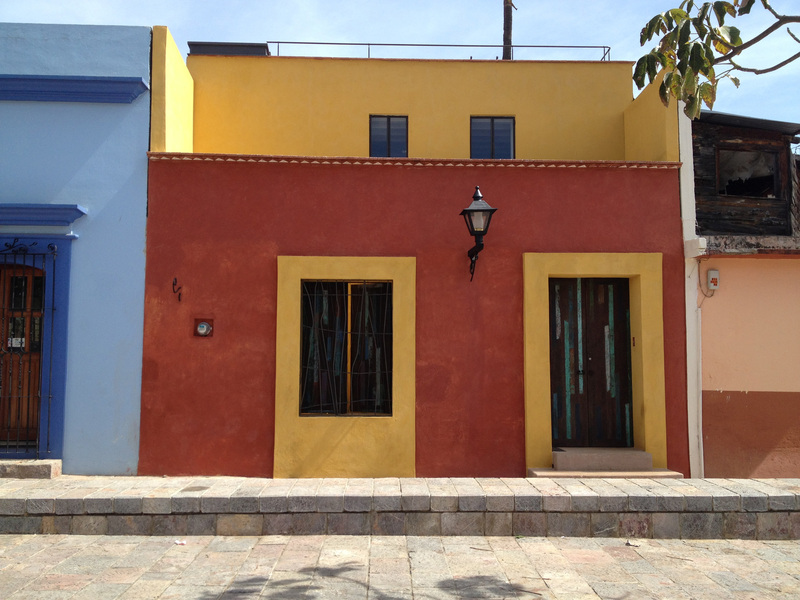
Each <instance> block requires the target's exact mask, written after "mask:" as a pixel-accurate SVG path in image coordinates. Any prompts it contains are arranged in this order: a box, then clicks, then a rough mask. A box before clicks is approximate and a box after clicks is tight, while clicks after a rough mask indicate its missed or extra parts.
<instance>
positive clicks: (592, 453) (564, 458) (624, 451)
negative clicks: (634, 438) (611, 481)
mask: <svg viewBox="0 0 800 600" xmlns="http://www.w3.org/2000/svg"><path fill="white" fill-rule="evenodd" d="M553 469H555V470H556V471H652V470H653V457H652V455H651V454H650V453H649V452H645V451H644V450H637V449H636V448H553Z"/></svg>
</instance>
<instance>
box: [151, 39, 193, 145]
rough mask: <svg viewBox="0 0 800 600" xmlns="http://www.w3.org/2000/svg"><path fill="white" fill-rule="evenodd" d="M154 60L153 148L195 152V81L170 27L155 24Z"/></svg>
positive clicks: (152, 94)
mask: <svg viewBox="0 0 800 600" xmlns="http://www.w3.org/2000/svg"><path fill="white" fill-rule="evenodd" d="M152 62H153V65H152V85H151V98H152V100H151V117H150V150H151V151H152V152H192V151H193V149H194V142H193V138H194V82H193V81H192V76H191V75H190V74H189V70H188V69H187V68H186V64H185V63H184V62H183V57H182V56H181V53H180V51H179V50H178V46H177V45H176V44H175V40H174V39H172V34H170V32H169V29H167V28H166V27H163V26H157V27H153V56H152Z"/></svg>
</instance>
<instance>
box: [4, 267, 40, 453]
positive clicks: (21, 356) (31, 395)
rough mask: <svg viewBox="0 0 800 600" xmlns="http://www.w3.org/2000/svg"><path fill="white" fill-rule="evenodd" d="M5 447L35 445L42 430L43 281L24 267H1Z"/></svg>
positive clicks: (36, 272) (33, 271) (36, 273)
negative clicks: (40, 405)
mask: <svg viewBox="0 0 800 600" xmlns="http://www.w3.org/2000/svg"><path fill="white" fill-rule="evenodd" d="M0 300H2V304H0V323H1V324H2V329H3V339H2V348H0V445H2V446H14V447H18V448H21V447H24V446H26V445H28V444H31V443H35V442H36V439H37V435H38V426H39V403H40V397H39V396H40V394H39V391H40V384H41V352H42V315H43V313H42V311H43V303H44V277H43V276H42V274H41V272H40V271H39V270H38V269H34V268H31V267H27V266H21V265H13V266H11V265H9V266H2V267H0Z"/></svg>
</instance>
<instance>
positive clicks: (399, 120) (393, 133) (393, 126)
mask: <svg viewBox="0 0 800 600" xmlns="http://www.w3.org/2000/svg"><path fill="white" fill-rule="evenodd" d="M369 155H370V156H377V157H380V156H386V157H397V158H403V157H406V156H408V117H399V116H389V115H370V117H369Z"/></svg>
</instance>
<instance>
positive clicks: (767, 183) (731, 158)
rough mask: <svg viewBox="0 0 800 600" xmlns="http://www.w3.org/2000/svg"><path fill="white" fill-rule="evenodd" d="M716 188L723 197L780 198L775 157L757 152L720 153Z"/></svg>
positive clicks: (721, 151) (720, 151)
mask: <svg viewBox="0 0 800 600" xmlns="http://www.w3.org/2000/svg"><path fill="white" fill-rule="evenodd" d="M717 161H718V163H719V166H718V167H717V174H718V177H719V181H718V182H717V189H718V192H719V193H720V194H724V195H726V196H749V197H753V198H775V197H776V196H778V195H779V191H780V190H779V180H778V176H777V174H778V169H777V168H776V167H777V164H778V155H777V153H775V152H762V151H759V150H719V155H718V157H717Z"/></svg>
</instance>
